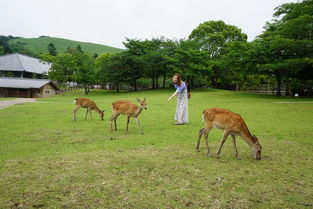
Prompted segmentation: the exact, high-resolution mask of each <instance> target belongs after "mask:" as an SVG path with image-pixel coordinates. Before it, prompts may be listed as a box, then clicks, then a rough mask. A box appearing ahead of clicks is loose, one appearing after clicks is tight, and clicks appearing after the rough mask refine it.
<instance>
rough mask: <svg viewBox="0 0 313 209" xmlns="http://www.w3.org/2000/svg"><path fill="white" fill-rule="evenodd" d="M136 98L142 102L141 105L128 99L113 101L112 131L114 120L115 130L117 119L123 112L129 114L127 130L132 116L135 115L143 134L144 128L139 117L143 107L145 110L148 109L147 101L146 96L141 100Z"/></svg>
mask: <svg viewBox="0 0 313 209" xmlns="http://www.w3.org/2000/svg"><path fill="white" fill-rule="evenodd" d="M136 99H137V102H138V103H139V104H140V106H139V107H138V106H137V105H135V104H133V103H131V102H130V101H128V100H117V101H115V102H113V103H112V116H111V131H112V129H113V121H114V126H115V130H117V126H116V119H117V117H118V116H119V115H120V114H123V115H126V116H127V126H126V131H128V124H129V119H130V117H133V118H135V119H136V120H137V123H138V125H139V127H140V130H141V133H142V134H143V130H142V128H141V126H140V121H139V119H138V117H139V115H140V113H141V111H142V110H143V109H145V110H146V109H147V107H146V105H147V103H146V98H144V100H140V99H138V98H136Z"/></svg>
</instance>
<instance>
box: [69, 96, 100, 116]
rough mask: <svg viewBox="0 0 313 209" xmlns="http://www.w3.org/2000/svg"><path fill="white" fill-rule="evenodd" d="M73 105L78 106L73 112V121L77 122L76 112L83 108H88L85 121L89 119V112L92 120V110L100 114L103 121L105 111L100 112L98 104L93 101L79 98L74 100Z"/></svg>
mask: <svg viewBox="0 0 313 209" xmlns="http://www.w3.org/2000/svg"><path fill="white" fill-rule="evenodd" d="M73 103H74V104H75V105H76V108H75V109H74V111H73V114H74V117H73V120H74V121H76V112H77V110H78V109H79V108H81V107H82V108H87V112H86V117H85V120H86V119H87V115H88V112H89V114H90V118H91V119H92V116H91V110H95V111H96V112H97V113H99V115H100V118H101V120H103V116H104V110H103V111H102V110H99V108H98V107H97V105H96V103H95V102H94V101H92V100H91V99H87V98H78V99H74V102H73Z"/></svg>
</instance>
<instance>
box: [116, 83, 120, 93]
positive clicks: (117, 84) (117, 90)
mask: <svg viewBox="0 0 313 209" xmlns="http://www.w3.org/2000/svg"><path fill="white" fill-rule="evenodd" d="M118 86H119V83H118V82H117V83H116V92H119V91H120V89H119V88H118Z"/></svg>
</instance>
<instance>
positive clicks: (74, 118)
mask: <svg viewBox="0 0 313 209" xmlns="http://www.w3.org/2000/svg"><path fill="white" fill-rule="evenodd" d="M79 108H80V106H77V107H76V108H75V109H74V111H73V120H74V121H76V112H77V110H78V109H79Z"/></svg>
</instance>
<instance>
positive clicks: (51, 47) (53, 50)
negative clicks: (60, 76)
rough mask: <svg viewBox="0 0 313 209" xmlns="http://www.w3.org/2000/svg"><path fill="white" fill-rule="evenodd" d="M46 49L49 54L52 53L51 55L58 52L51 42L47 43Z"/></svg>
mask: <svg viewBox="0 0 313 209" xmlns="http://www.w3.org/2000/svg"><path fill="white" fill-rule="evenodd" d="M48 51H49V54H50V55H52V56H56V55H57V54H58V52H57V50H56V48H55V46H54V44H53V43H49V44H48Z"/></svg>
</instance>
